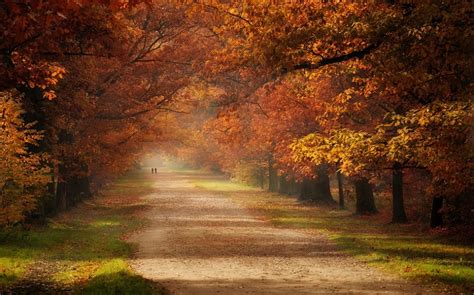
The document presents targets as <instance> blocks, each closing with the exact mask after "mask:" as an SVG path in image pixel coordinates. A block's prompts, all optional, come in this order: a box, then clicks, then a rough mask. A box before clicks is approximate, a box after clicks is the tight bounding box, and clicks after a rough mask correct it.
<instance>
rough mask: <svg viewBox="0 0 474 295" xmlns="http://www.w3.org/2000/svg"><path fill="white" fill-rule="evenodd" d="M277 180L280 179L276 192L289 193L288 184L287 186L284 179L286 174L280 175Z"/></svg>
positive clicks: (286, 181)
mask: <svg viewBox="0 0 474 295" xmlns="http://www.w3.org/2000/svg"><path fill="white" fill-rule="evenodd" d="M279 181H280V185H279V188H278V192H279V193H280V194H290V186H289V182H288V180H286V176H285V175H280V176H279Z"/></svg>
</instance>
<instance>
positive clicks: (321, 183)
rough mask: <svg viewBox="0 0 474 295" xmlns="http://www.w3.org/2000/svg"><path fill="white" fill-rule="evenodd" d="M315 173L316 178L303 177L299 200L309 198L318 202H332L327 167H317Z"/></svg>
mask: <svg viewBox="0 0 474 295" xmlns="http://www.w3.org/2000/svg"><path fill="white" fill-rule="evenodd" d="M316 174H317V178H316V179H303V183H302V187H301V193H300V200H311V201H315V202H318V203H334V200H333V198H332V195H331V187H330V183H329V176H328V174H327V167H325V166H320V167H318V169H317V172H316Z"/></svg>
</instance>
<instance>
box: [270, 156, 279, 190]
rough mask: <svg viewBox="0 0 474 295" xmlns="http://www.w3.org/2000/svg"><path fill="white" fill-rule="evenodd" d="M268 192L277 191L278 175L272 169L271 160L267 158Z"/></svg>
mask: <svg viewBox="0 0 474 295" xmlns="http://www.w3.org/2000/svg"><path fill="white" fill-rule="evenodd" d="M268 190H269V191H271V192H277V191H278V175H277V172H276V169H275V168H273V159H272V158H271V157H269V158H268Z"/></svg>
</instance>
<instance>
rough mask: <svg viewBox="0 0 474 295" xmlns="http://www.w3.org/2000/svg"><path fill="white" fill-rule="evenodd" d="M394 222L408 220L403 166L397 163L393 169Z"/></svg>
mask: <svg viewBox="0 0 474 295" xmlns="http://www.w3.org/2000/svg"><path fill="white" fill-rule="evenodd" d="M392 204H393V205H392V223H406V222H408V219H407V215H406V213H405V206H404V204H403V168H402V165H401V164H400V163H395V164H394V165H393V170H392Z"/></svg>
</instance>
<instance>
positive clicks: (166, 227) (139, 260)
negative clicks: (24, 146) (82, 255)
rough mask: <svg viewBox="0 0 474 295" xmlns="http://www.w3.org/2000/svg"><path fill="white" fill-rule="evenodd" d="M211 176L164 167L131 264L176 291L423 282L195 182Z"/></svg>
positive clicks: (292, 290) (344, 288)
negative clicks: (276, 223) (275, 222)
mask: <svg viewBox="0 0 474 295" xmlns="http://www.w3.org/2000/svg"><path fill="white" fill-rule="evenodd" d="M202 177H212V176H209V175H204V174H203V175H199V174H185V173H182V174H177V173H172V172H167V171H162V172H160V173H159V174H158V175H157V176H156V189H157V190H156V193H154V194H151V195H149V196H148V197H147V202H149V204H150V205H151V206H152V207H151V209H149V210H148V211H147V212H145V213H144V214H145V215H146V217H147V218H149V219H150V220H151V222H150V225H149V226H148V227H147V228H146V229H144V230H142V231H140V232H138V233H136V234H135V235H133V236H132V237H131V238H130V239H131V241H132V242H135V243H137V244H138V251H137V253H136V258H135V259H134V260H133V261H132V267H133V268H134V269H135V270H136V271H137V272H138V273H140V274H141V275H143V276H144V277H146V278H149V279H153V280H156V281H158V282H160V283H161V284H162V285H163V286H164V287H166V288H167V289H169V290H170V291H171V293H172V294H193V295H194V294H195V295H199V294H327V293H346V294H347V293H354V294H382V293H386V294H397V293H399V294H407V293H410V294H416V293H424V294H426V290H425V291H423V290H422V289H421V287H419V286H416V285H413V284H411V283H409V282H407V281H404V280H402V279H399V278H397V277H394V276H391V275H387V274H385V273H380V271H378V270H377V269H372V268H370V267H368V266H366V265H365V264H363V263H361V262H358V261H356V260H354V259H353V258H351V257H348V256H347V255H345V254H343V253H341V252H340V251H339V250H338V249H337V248H336V247H335V246H334V245H332V244H331V243H330V242H329V241H328V240H327V239H326V238H325V237H324V236H323V235H321V236H315V235H309V234H306V233H302V232H299V231H294V230H287V229H280V228H275V227H273V226H272V225H271V224H269V223H267V222H264V221H262V220H261V219H259V218H257V216H255V215H253V213H250V212H249V211H247V210H246V209H245V208H243V207H242V205H239V204H237V203H235V202H233V201H232V200H231V199H230V198H229V196H228V195H226V194H224V193H218V192H213V191H206V190H203V189H197V188H195V187H194V185H193V184H192V181H193V179H198V178H202Z"/></svg>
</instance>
